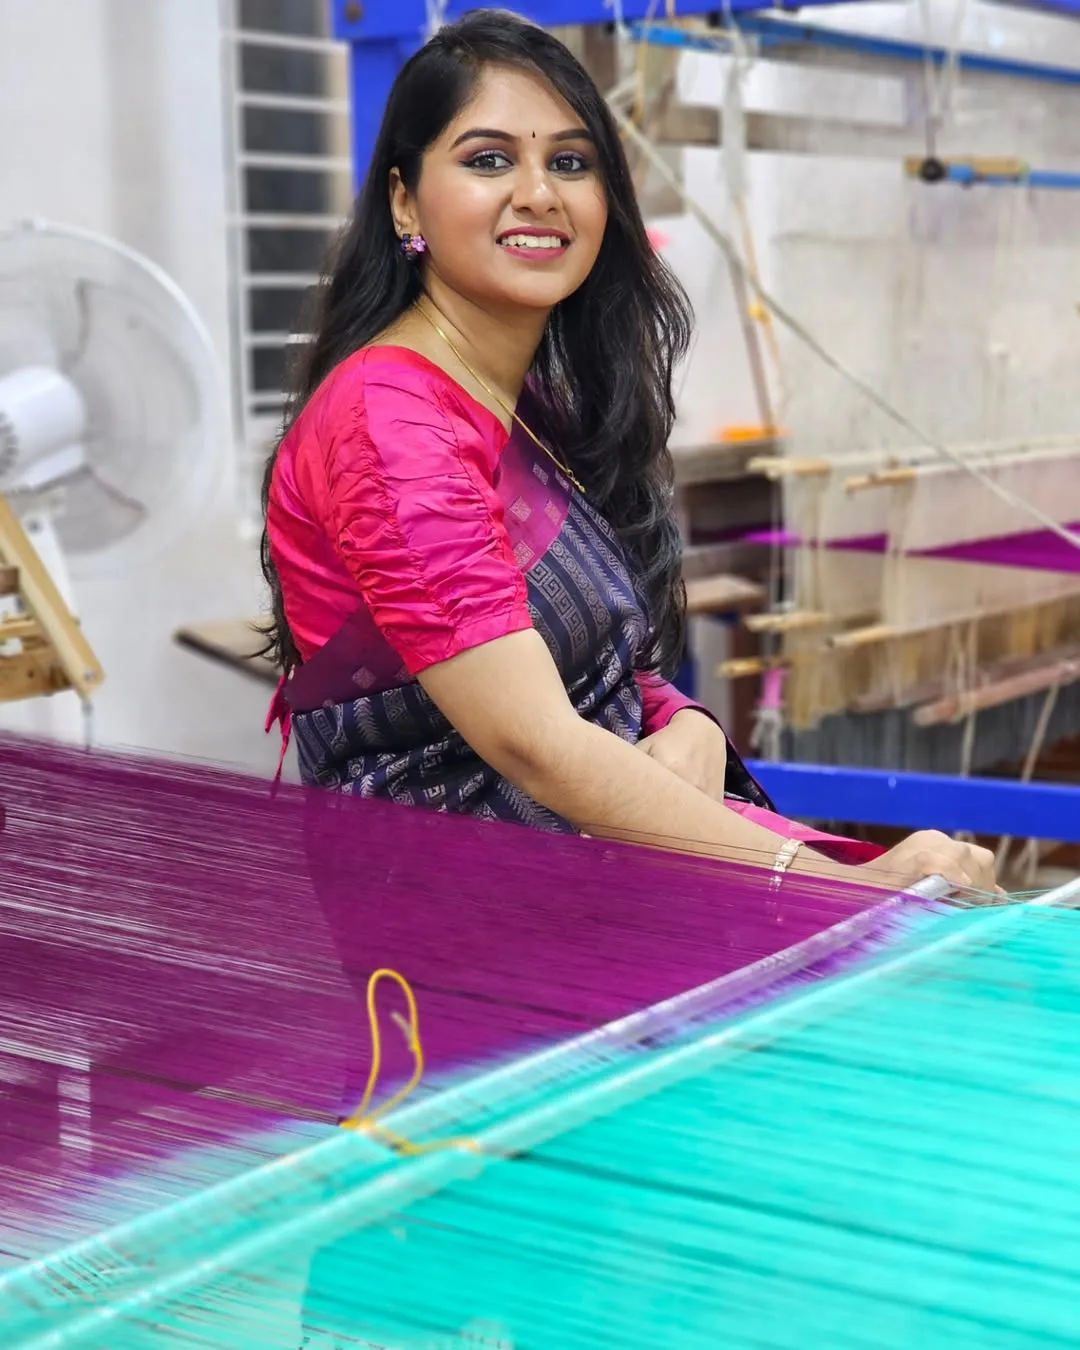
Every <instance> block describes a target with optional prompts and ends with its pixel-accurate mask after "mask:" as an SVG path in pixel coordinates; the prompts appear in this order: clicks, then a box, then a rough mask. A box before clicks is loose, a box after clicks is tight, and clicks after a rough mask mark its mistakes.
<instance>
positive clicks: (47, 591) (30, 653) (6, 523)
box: [0, 497, 105, 701]
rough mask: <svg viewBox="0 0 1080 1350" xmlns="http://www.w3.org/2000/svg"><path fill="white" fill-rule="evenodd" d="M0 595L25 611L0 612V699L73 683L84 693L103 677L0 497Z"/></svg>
mask: <svg viewBox="0 0 1080 1350" xmlns="http://www.w3.org/2000/svg"><path fill="white" fill-rule="evenodd" d="M0 595H17V596H18V597H19V599H20V600H21V601H22V604H23V606H24V608H25V610H26V613H25V615H18V616H15V617H12V618H6V619H5V618H3V617H0V701H9V700H12V699H22V698H40V697H41V696H42V695H45V694H58V693H60V692H62V691H63V690H65V689H73V690H74V691H75V692H76V693H77V694H78V695H79V697H80V698H82V699H88V698H90V697H91V695H92V694H93V693H95V691H96V690H97V689H98V688H100V686H101V683H102V681H103V680H104V678H105V672H104V671H103V670H102V668H101V663H100V662H99V661H98V659H97V657H96V656H95V655H94V652H93V649H92V648H91V646H90V644H89V642H87V640H86V638H85V636H84V635H83V632H82V629H81V628H80V627H79V624H78V620H77V619H76V618H75V616H74V615H73V614H72V613H71V611H70V610H69V609H68V607H67V605H66V604H65V603H64V599H63V597H62V596H61V594H60V592H59V591H58V590H57V589H56V584H55V582H54V581H53V579H52V577H51V576H50V575H49V573H48V570H47V569H46V567H45V565H44V563H43V562H42V561H41V559H40V558H39V557H38V555H37V552H36V550H35V549H34V546H33V544H31V542H30V540H29V539H28V538H27V536H26V531H25V530H24V529H23V527H22V525H21V524H20V523H19V518H18V516H16V514H15V512H14V511H13V510H12V509H11V507H10V506H9V505H8V503H7V502H6V501H5V500H4V498H3V497H0Z"/></svg>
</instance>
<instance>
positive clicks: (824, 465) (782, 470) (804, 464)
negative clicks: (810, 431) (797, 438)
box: [746, 455, 833, 482]
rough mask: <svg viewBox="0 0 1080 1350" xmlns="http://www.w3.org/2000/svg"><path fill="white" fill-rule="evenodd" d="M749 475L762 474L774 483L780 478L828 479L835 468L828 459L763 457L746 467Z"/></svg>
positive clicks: (780, 456)
mask: <svg viewBox="0 0 1080 1350" xmlns="http://www.w3.org/2000/svg"><path fill="white" fill-rule="evenodd" d="M746 471H747V473H760V474H763V475H764V476H765V477H766V478H769V479H771V480H773V481H774V482H775V481H776V479H778V478H828V476H829V475H830V474H831V473H832V471H833V466H832V465H831V464H830V463H829V461H828V460H827V459H790V458H788V457H787V456H784V455H761V456H759V457H758V458H756V459H752V460H751V461H750V463H749V464H747V466H746Z"/></svg>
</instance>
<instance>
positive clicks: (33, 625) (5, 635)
mask: <svg viewBox="0 0 1080 1350" xmlns="http://www.w3.org/2000/svg"><path fill="white" fill-rule="evenodd" d="M40 636H42V633H41V625H40V624H39V623H38V621H37V619H22V618H19V619H0V642H14V641H16V640H18V641H22V639H23V638H34V637H40Z"/></svg>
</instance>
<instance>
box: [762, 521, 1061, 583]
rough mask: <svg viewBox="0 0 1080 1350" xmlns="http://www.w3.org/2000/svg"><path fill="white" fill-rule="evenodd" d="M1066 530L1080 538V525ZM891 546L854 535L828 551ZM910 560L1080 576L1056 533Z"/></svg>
mask: <svg viewBox="0 0 1080 1350" xmlns="http://www.w3.org/2000/svg"><path fill="white" fill-rule="evenodd" d="M1064 528H1065V529H1067V530H1069V531H1070V532H1071V533H1073V534H1076V535H1078V536H1080V521H1074V522H1072V523H1070V524H1068V525H1066V526H1064ZM744 538H745V542H747V543H753V544H766V545H769V546H772V547H781V548H793V547H795V546H796V545H798V544H799V543H800V542H801V540H800V538H799V536H798V535H797V534H793V533H792V532H791V531H790V530H755V531H753V532H752V533H750V534H747V535H746V536H745V537H744ZM888 543H889V540H888V536H887V535H884V534H867V535H852V536H851V537H850V538H847V539H831V540H829V541H828V543H827V544H826V548H831V549H842V550H845V551H848V552H851V553H884V552H885V550H886V548H887V547H888ZM911 556H912V557H914V558H951V559H953V560H954V561H956V562H971V563H983V564H986V565H988V566H994V567H1022V568H1029V569H1031V570H1032V571H1036V572H1068V573H1071V572H1080V548H1078V547H1076V546H1074V545H1072V544H1070V543H1069V542H1068V541H1067V540H1065V539H1062V538H1061V536H1060V535H1057V534H1055V533H1054V532H1053V530H1025V531H1022V532H1020V533H1018V534H1003V535H997V536H994V537H991V538H987V539H972V540H969V541H968V542H967V543H964V544H947V545H944V546H942V547H941V548H924V549H912V551H911Z"/></svg>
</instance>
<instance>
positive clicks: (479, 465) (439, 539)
mask: <svg viewBox="0 0 1080 1350" xmlns="http://www.w3.org/2000/svg"><path fill="white" fill-rule="evenodd" d="M327 424H328V431H329V434H324V435H323V436H322V437H321V438H320V440H321V443H322V445H323V446H324V452H323V468H324V473H325V489H326V503H325V510H326V515H327V517H328V519H327V524H328V527H329V528H330V530H331V532H332V536H333V538H334V540H335V542H336V546H337V549H338V552H339V554H340V556H341V559H342V561H343V563H344V564H345V566H346V567H347V568H348V570H349V572H350V574H351V575H352V577H353V578H354V580H355V582H356V585H357V587H358V589H359V591H360V594H361V595H362V597H363V599H364V601H365V603H366V604H367V606H368V609H369V610H370V612H371V615H372V618H373V619H374V621H375V623H376V625H377V626H378V628H379V630H380V632H381V633H382V635H383V637H384V638H385V639H386V641H387V642H388V643H389V645H390V646H391V647H392V648H393V649H394V651H395V652H396V653H397V654H398V656H400V657H401V660H402V664H403V665H404V666H405V667H406V669H407V670H408V671H409V673H410V674H411V675H414V676H415V675H419V674H420V673H421V672H422V671H424V670H426V669H427V668H428V667H429V666H433V665H437V664H438V663H439V662H440V661H447V660H449V659H450V658H451V657H452V656H456V655H458V654H459V653H460V652H463V651H466V650H468V649H470V648H472V647H478V646H481V645H482V644H483V643H485V642H491V641H493V640H494V639H496V638H500V637H505V636H507V635H508V634H510V633H516V632H520V631H522V630H524V629H528V628H531V627H532V618H531V615H530V613H529V607H528V601H527V590H526V586H525V578H524V576H523V574H522V571H521V568H520V567H519V566H518V563H517V560H516V559H515V557H514V552H513V549H512V547H511V544H510V540H509V537H508V535H507V532H506V528H505V525H504V523H503V509H502V504H501V502H500V500H499V498H498V495H497V494H496V492H495V488H494V473H495V468H496V465H497V462H498V456H499V454H500V453H501V449H502V446H501V443H499V442H498V441H496V440H493V439H492V436H491V433H490V431H488V432H485V431H483V430H482V429H481V428H480V427H479V426H477V425H474V424H473V423H472V422H471V421H470V420H469V419H468V418H466V417H465V416H464V414H462V413H461V412H459V411H457V410H456V409H454V407H453V406H452V404H449V403H448V401H446V402H445V403H444V400H443V399H441V397H440V390H439V387H438V379H437V377H436V376H434V375H433V374H431V373H428V372H425V371H422V370H417V369H415V368H414V367H412V366H410V365H405V364H378V363H377V364H375V366H374V368H372V367H370V366H366V365H364V364H363V363H360V364H359V365H358V367H357V369H356V370H355V371H354V372H353V373H352V374H351V375H349V376H346V377H345V387H344V389H342V390H339V391H337V392H336V394H335V397H334V399H333V400H332V404H331V406H330V407H329V409H328V417H327Z"/></svg>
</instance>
